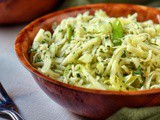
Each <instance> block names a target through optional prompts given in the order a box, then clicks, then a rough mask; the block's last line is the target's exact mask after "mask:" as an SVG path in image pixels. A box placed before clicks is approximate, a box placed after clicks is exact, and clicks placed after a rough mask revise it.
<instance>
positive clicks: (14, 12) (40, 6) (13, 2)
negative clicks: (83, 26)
mask: <svg viewBox="0 0 160 120" xmlns="http://www.w3.org/2000/svg"><path fill="white" fill-rule="evenodd" d="M61 1H62V0H0V24H17V23H22V22H26V21H31V20H33V19H35V18H37V17H39V16H41V15H43V14H45V13H47V12H51V11H52V10H53V9H55V8H56V6H57V5H58V4H59V3H60V2H61Z"/></svg>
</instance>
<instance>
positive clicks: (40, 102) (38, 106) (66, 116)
mask: <svg viewBox="0 0 160 120" xmlns="http://www.w3.org/2000/svg"><path fill="white" fill-rule="evenodd" d="M23 27H24V26H12V27H0V81H1V82H2V84H3V86H4V87H5V89H6V91H7V92H8V94H9V95H10V97H11V98H12V99H13V101H14V102H15V104H16V105H17V107H18V109H19V112H20V114H21V115H22V116H23V117H24V119H25V120H84V118H82V117H80V116H77V115H75V114H73V113H70V112H69V111H67V110H66V109H64V108H62V107H61V106H60V105H58V104H57V103H55V102H54V101H53V100H51V99H50V98H49V97H48V96H47V95H46V94H45V93H44V92H43V91H42V90H41V89H40V87H39V86H38V85H37V84H36V82H35V81H34V79H33V78H32V76H31V75H30V73H29V72H28V71H27V70H26V69H25V68H24V67H23V66H22V65H21V63H20V62H19V61H18V59H17V57H16V54H15V52H14V42H15V39H16V36H17V34H18V33H19V31H20V30H21V29H22V28H23ZM0 120H4V119H2V118H1V117H0Z"/></svg>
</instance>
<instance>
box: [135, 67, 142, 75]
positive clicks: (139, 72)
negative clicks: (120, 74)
mask: <svg viewBox="0 0 160 120" xmlns="http://www.w3.org/2000/svg"><path fill="white" fill-rule="evenodd" d="M133 74H134V75H142V74H143V72H142V70H141V67H140V66H139V67H138V68H137V69H136V71H134V73H133Z"/></svg>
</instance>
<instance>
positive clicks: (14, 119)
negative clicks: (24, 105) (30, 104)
mask: <svg viewBox="0 0 160 120" xmlns="http://www.w3.org/2000/svg"><path fill="white" fill-rule="evenodd" d="M0 113H4V114H7V115H9V116H10V117H11V118H12V120H24V119H23V118H22V117H21V116H20V115H19V114H18V113H17V112H16V111H14V110H11V109H3V110H0Z"/></svg>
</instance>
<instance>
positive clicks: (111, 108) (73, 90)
mask: <svg viewBox="0 0 160 120" xmlns="http://www.w3.org/2000/svg"><path fill="white" fill-rule="evenodd" d="M98 9H103V10H104V11H106V13H107V14H108V15H109V16H112V17H119V16H127V15H128V14H133V13H135V12H137V13H138V21H144V20H148V19H151V20H153V21H154V22H155V23H158V20H157V15H159V14H160V10H158V9H154V8H149V7H145V6H138V5H131V4H93V5H87V6H80V7H73V8H69V9H65V10H61V11H58V12H53V13H51V14H49V15H46V16H44V17H41V18H39V19H37V20H35V21H34V22H32V23H31V24H29V25H28V26H26V27H25V28H24V29H23V30H22V31H21V32H20V33H19V35H18V37H17V39H16V42H15V51H16V54H17V56H18V58H19V60H20V62H21V63H22V64H23V65H24V67H26V68H27V69H28V70H29V71H30V72H31V74H32V76H33V77H34V79H35V80H36V82H37V83H38V84H39V86H40V87H41V88H42V89H43V91H44V92H45V93H46V94H47V95H48V96H50V97H51V98H52V99H53V100H54V101H55V102H57V103H58V104H60V105H61V106H63V107H65V108H66V109H68V110H69V111H71V112H73V113H76V114H78V115H82V116H86V117H89V118H94V119H104V118H107V117H109V116H110V115H112V114H113V113H115V112H116V111H117V110H119V109H121V108H122V107H147V106H155V105H160V89H151V90H142V91H128V92H122V91H108V90H106V91H103V90H93V89H86V88H80V87H76V86H72V85H68V84H65V83H62V82H59V81H57V80H55V79H51V78H49V77H47V76H45V75H43V74H41V73H40V72H39V71H37V70H36V69H35V68H34V67H33V66H32V65H31V63H30V61H29V54H28V50H29V48H30V47H31V45H32V42H33V39H34V37H35V35H36V34H37V32H38V30H39V29H40V28H43V29H45V30H51V25H52V23H53V22H57V23H60V21H61V20H62V19H64V18H68V17H71V16H76V15H77V14H78V13H84V12H85V11H90V13H91V14H93V13H94V12H95V10H98Z"/></svg>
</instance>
